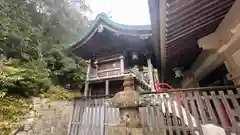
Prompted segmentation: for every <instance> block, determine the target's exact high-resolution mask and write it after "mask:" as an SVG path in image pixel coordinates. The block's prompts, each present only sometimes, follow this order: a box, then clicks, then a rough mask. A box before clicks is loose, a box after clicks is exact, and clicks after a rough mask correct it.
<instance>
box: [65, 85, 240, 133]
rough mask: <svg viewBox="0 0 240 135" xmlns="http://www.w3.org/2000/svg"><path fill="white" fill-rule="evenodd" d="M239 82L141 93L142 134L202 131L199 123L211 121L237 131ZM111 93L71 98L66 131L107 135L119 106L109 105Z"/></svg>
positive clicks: (114, 123)
mask: <svg viewBox="0 0 240 135" xmlns="http://www.w3.org/2000/svg"><path fill="white" fill-rule="evenodd" d="M239 87H240V86H223V87H203V88H201V87H199V88H190V89H173V90H168V91H165V92H161V93H156V92H147V93H146V92H145V93H141V98H142V99H143V101H146V102H147V106H145V107H140V108H139V111H140V118H141V123H142V126H143V131H144V134H146V135H150V134H151V135H160V134H168V135H189V134H190V135H203V132H202V125H205V124H214V125H216V126H219V127H221V128H223V129H224V130H225V132H226V134H227V135H230V134H232V133H235V134H236V135H238V134H240V132H239V131H240V130H239V128H240V126H239V122H240V91H239V90H238V89H236V88H239ZM110 97H112V95H108V96H106V95H102V96H92V97H81V98H75V99H74V101H73V102H74V110H73V114H72V115H71V120H70V123H69V130H68V135H108V134H107V133H108V129H109V127H110V126H114V125H118V124H119V122H120V117H119V109H118V108H111V107H110V106H109V101H108V98H110Z"/></svg>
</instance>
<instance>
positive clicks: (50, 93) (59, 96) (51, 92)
mask: <svg viewBox="0 0 240 135" xmlns="http://www.w3.org/2000/svg"><path fill="white" fill-rule="evenodd" d="M80 95H81V94H80V92H68V91H65V90H64V88H63V87H61V86H52V87H50V88H49V89H48V90H47V91H46V92H42V93H40V94H39V96H40V97H41V98H48V99H50V100H51V101H54V100H71V99H72V98H73V97H76V96H80Z"/></svg>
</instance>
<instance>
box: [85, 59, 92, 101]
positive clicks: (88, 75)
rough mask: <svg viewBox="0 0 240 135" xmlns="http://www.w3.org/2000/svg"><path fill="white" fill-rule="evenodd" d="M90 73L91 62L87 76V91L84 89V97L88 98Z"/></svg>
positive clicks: (89, 62)
mask: <svg viewBox="0 0 240 135" xmlns="http://www.w3.org/2000/svg"><path fill="white" fill-rule="evenodd" d="M90 72H91V60H89V61H88V67H87V75H86V81H85V89H84V96H88V89H89V79H90Z"/></svg>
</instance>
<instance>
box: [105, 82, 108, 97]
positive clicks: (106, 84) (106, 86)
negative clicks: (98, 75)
mask: <svg viewBox="0 0 240 135" xmlns="http://www.w3.org/2000/svg"><path fill="white" fill-rule="evenodd" d="M105 88H106V89H105V90H106V91H105V94H106V95H109V80H106V82H105Z"/></svg>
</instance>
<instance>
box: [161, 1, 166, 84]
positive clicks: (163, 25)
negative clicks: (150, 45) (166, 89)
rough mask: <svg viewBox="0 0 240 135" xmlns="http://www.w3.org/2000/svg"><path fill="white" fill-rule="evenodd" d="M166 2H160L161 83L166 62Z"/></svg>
mask: <svg viewBox="0 0 240 135" xmlns="http://www.w3.org/2000/svg"><path fill="white" fill-rule="evenodd" d="M166 4H167V2H166V0H160V2H159V7H160V42H161V43H160V48H161V49H160V52H161V74H160V76H161V81H164V72H165V66H166V65H165V62H166V54H165V53H166V51H165V46H166V45H165V44H166V41H165V32H166V31H165V28H166Z"/></svg>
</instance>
